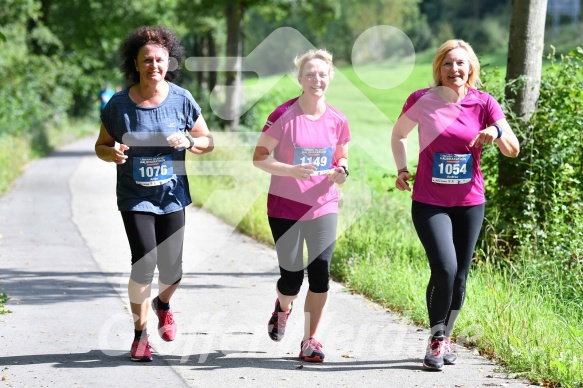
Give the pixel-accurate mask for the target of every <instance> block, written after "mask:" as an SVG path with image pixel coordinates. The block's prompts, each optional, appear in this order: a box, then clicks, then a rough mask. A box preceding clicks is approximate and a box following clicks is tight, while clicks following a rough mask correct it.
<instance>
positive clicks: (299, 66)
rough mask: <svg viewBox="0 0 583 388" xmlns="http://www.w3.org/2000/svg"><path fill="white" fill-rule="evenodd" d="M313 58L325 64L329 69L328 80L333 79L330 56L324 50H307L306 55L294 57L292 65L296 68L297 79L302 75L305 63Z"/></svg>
mask: <svg viewBox="0 0 583 388" xmlns="http://www.w3.org/2000/svg"><path fill="white" fill-rule="evenodd" d="M314 58H317V59H321V60H323V61H324V62H326V63H327V64H328V66H329V68H330V69H329V70H328V77H330V79H332V78H334V66H332V54H331V53H330V52H328V51H326V50H324V49H313V50H309V51H307V52H306V53H304V54H302V55H299V56H297V57H295V58H294V65H295V66H296V73H297V76H298V77H299V76H301V75H302V71H303V70H304V65H305V64H306V62H308V61H311V60H312V59H314Z"/></svg>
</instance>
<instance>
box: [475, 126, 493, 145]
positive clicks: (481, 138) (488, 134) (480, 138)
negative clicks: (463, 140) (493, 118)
mask: <svg viewBox="0 0 583 388" xmlns="http://www.w3.org/2000/svg"><path fill="white" fill-rule="evenodd" d="M497 136H498V130H497V129H496V127H488V128H485V129H482V130H481V131H480V132H478V134H477V135H476V137H474V138H473V139H472V141H471V142H470V147H473V146H474V145H476V146H477V145H480V144H492V143H494V140H496V137H497Z"/></svg>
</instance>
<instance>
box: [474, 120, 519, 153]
mask: <svg viewBox="0 0 583 388" xmlns="http://www.w3.org/2000/svg"><path fill="white" fill-rule="evenodd" d="M494 124H496V125H498V126H499V127H500V129H501V130H502V136H500V137H499V138H498V129H497V128H496V127H495V126H494ZM494 124H492V125H491V126H489V127H486V128H484V129H482V130H481V131H480V132H478V134H477V135H476V137H474V138H473V139H472V141H471V142H470V147H473V146H477V145H480V144H492V143H494V142H496V144H498V148H499V149H500V152H502V155H504V156H508V157H510V158H516V157H517V156H518V153H519V152H520V144H519V142H518V138H517V137H516V135H515V134H514V132H512V128H510V125H509V124H508V121H506V119H502V120H498V121H496V122H495V123H494Z"/></svg>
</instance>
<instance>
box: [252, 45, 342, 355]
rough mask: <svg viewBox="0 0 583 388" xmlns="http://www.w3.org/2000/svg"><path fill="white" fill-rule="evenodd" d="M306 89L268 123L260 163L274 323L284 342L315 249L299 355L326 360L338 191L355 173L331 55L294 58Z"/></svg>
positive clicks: (272, 329)
mask: <svg viewBox="0 0 583 388" xmlns="http://www.w3.org/2000/svg"><path fill="white" fill-rule="evenodd" d="M295 66H296V69H297V72H298V82H299V83H300V85H301V87H302V94H301V95H300V96H299V97H296V98H294V99H292V100H289V101H287V102H285V103H284V104H282V105H280V106H278V107H277V108H276V109H275V111H273V113H271V115H269V118H268V120H267V123H266V124H265V126H264V127H263V132H262V133H261V135H260V137H259V140H258V142H257V146H256V148H255V154H254V156H253V163H254V165H255V166H257V167H258V168H260V169H262V170H264V171H266V172H268V173H270V174H271V184H270V186H269V193H268V197H267V216H268V220H269V225H270V227H271V232H272V235H273V239H274V241H275V247H276V251H277V257H278V261H279V268H280V278H279V280H278V281H277V285H276V292H277V299H276V300H275V309H274V311H273V313H272V314H271V318H270V319H269V322H268V325H267V331H268V334H269V337H270V338H271V339H272V340H273V341H280V340H281V339H282V338H283V336H284V334H285V328H286V324H287V320H288V317H289V316H290V314H291V312H292V306H293V301H294V300H295V299H296V298H297V297H298V294H299V291H300V287H301V286H302V283H303V280H304V268H305V265H304V258H303V246H304V242H305V243H306V245H307V249H308V258H307V273H308V283H309V290H308V293H307V296H306V300H305V304H304V312H305V319H306V321H305V324H304V337H303V339H302V341H301V343H300V354H299V357H300V359H302V360H304V361H308V362H323V361H324V352H323V350H322V344H321V343H320V342H319V341H318V340H316V338H315V336H316V333H317V330H318V327H319V325H320V322H321V320H322V316H323V314H324V311H325V308H326V304H327V302H328V297H329V293H328V290H329V288H330V285H329V282H330V261H331V259H332V252H333V251H334V244H335V242H336V226H337V222H338V191H337V189H336V187H335V185H334V183H336V184H338V185H342V184H343V183H344V182H345V181H346V177H347V176H348V142H349V141H350V131H349V128H348V121H347V120H346V117H345V116H344V115H343V114H342V113H341V112H339V111H338V110H336V109H334V108H333V107H332V106H330V105H328V104H327V103H326V102H325V93H326V90H327V89H328V85H329V82H330V81H331V80H332V78H333V76H334V69H333V66H332V55H331V54H330V53H329V52H327V51H325V50H310V51H308V52H306V53H305V54H303V55H302V56H300V57H298V58H296V59H295Z"/></svg>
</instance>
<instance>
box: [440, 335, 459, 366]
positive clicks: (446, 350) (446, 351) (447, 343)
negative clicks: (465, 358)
mask: <svg viewBox="0 0 583 388" xmlns="http://www.w3.org/2000/svg"><path fill="white" fill-rule="evenodd" d="M456 360H457V356H456V354H455V345H454V343H453V341H452V340H451V338H449V337H445V339H444V340H443V363H444V364H445V365H453V364H455V361H456Z"/></svg>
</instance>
